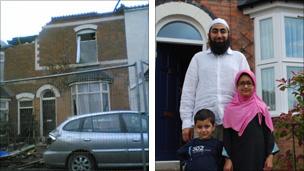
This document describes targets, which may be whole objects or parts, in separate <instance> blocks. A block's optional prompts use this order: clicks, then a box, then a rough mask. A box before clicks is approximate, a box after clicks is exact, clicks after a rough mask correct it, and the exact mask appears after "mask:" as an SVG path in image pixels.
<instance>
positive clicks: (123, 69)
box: [0, 6, 148, 137]
mask: <svg viewBox="0 0 304 171" xmlns="http://www.w3.org/2000/svg"><path fill="white" fill-rule="evenodd" d="M138 17H139V18H141V21H137V23H135V22H134V20H132V18H138ZM146 23H148V6H137V7H130V8H128V7H124V6H121V8H119V9H117V10H116V11H115V12H109V13H102V14H100V13H95V12H93V13H86V14H77V15H70V16H61V17H53V18H52V19H51V21H50V22H49V23H47V24H46V25H45V26H44V27H43V28H42V31H41V32H40V33H39V35H37V36H28V37H19V38H14V39H12V40H11V41H9V45H7V46H5V47H3V46H1V74H3V76H1V79H2V80H1V82H0V83H1V84H0V88H1V93H0V95H1V96H0V102H1V108H0V109H1V110H2V111H4V112H3V113H2V112H1V120H3V121H7V122H8V123H9V129H10V132H11V133H12V135H15V136H17V135H18V136H19V137H28V136H35V137H45V136H47V134H48V133H49V132H50V131H51V130H52V129H54V128H55V127H56V126H57V125H58V124H60V123H61V122H62V121H64V120H65V119H66V118H67V117H69V116H72V115H79V114H84V113H92V112H101V111H109V110H140V108H134V107H132V105H131V104H133V103H136V102H139V101H140V100H139V99H135V100H134V99H132V98H130V96H133V95H132V94H134V92H133V91H132V90H131V88H130V87H131V83H132V79H131V77H135V76H137V75H140V74H138V73H135V72H133V70H134V68H135V67H136V66H135V65H136V64H135V65H134V64H133V62H136V61H137V60H142V61H145V62H147V61H148V54H147V53H145V54H142V53H141V54H136V53H132V54H130V51H131V50H134V46H136V47H138V45H136V44H134V43H133V44H130V43H129V42H132V40H131V38H130V36H129V35H127V30H128V27H129V26H132V27H133V30H128V34H134V32H136V29H143V32H145V33H146V34H144V35H139V36H138V37H137V42H139V43H140V45H141V46H142V49H146V51H145V52H147V49H148V39H147V36H148V34H147V33H148V26H147V24H146ZM133 39H134V37H133ZM130 55H133V56H130ZM136 55H140V57H137V56H136ZM134 56H136V58H134ZM146 68H147V66H146ZM131 69H133V70H131ZM146 70H147V69H146ZM138 72H139V71H138ZM142 72H144V71H142ZM142 75H143V74H142ZM138 79H139V80H141V83H142V84H144V82H145V79H144V78H138ZM132 84H134V82H133V83H132ZM138 87H139V86H137V88H138ZM136 91H137V92H139V90H136ZM140 93H143V92H140ZM144 95H146V94H144ZM144 95H140V96H144ZM132 101H133V102H132ZM134 101H135V102H134ZM137 106H142V104H141V105H137Z"/></svg>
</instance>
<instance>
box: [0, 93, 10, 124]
mask: <svg viewBox="0 0 304 171" xmlns="http://www.w3.org/2000/svg"><path fill="white" fill-rule="evenodd" d="M9 101H10V99H4V98H1V99H0V102H1V103H2V102H4V103H5V107H3V108H1V106H0V110H1V111H6V112H7V115H6V119H5V121H6V122H8V120H9ZM5 121H4V122H5Z"/></svg>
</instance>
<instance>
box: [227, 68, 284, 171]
mask: <svg viewBox="0 0 304 171" xmlns="http://www.w3.org/2000/svg"><path fill="white" fill-rule="evenodd" d="M235 87H236V94H235V95H234V97H233V99H232V101H231V102H230V103H229V104H228V105H227V106H226V108H225V111H224V118H223V126H224V135H223V142H224V149H225V150H224V152H223V153H224V155H225V156H226V157H227V158H226V162H225V166H224V170H225V171H232V170H233V171H247V170H255V171H261V170H271V169H272V158H273V154H274V152H277V151H278V150H277V147H276V145H275V142H274V136H273V133H272V132H273V124H272V120H271V116H270V114H269V112H268V110H267V105H266V104H265V103H264V102H263V101H262V100H261V99H260V98H259V97H258V96H257V94H256V79H255V76H254V74H253V73H252V72H251V71H250V70H243V71H240V72H239V73H238V74H237V76H236V78H235Z"/></svg>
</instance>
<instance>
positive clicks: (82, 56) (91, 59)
mask: <svg viewBox="0 0 304 171" xmlns="http://www.w3.org/2000/svg"><path fill="white" fill-rule="evenodd" d="M96 49H97V48H96V32H95V30H82V31H80V32H78V33H77V59H76V63H79V64H85V63H95V62H97V53H96Z"/></svg>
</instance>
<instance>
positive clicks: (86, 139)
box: [83, 138, 91, 141]
mask: <svg viewBox="0 0 304 171" xmlns="http://www.w3.org/2000/svg"><path fill="white" fill-rule="evenodd" d="M83 141H91V139H89V138H85V139H83Z"/></svg>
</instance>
